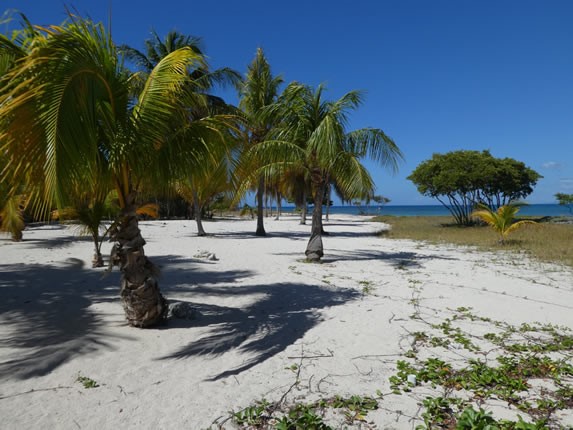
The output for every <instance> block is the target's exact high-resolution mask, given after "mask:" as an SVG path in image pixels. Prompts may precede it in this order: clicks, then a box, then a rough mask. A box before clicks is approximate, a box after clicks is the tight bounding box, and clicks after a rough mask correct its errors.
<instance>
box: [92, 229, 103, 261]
mask: <svg viewBox="0 0 573 430" xmlns="http://www.w3.org/2000/svg"><path fill="white" fill-rule="evenodd" d="M92 240H93V241H94V251H95V252H94V256H93V258H92V267H93V268H96V267H103V257H102V255H101V251H100V241H99V235H98V233H97V232H92Z"/></svg>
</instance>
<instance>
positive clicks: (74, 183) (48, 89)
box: [0, 18, 211, 327]
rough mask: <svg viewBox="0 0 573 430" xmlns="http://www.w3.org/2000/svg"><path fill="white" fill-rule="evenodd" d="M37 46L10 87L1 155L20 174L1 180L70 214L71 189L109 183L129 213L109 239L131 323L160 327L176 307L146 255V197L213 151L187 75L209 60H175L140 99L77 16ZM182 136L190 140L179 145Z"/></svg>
mask: <svg viewBox="0 0 573 430" xmlns="http://www.w3.org/2000/svg"><path fill="white" fill-rule="evenodd" d="M35 42H36V44H37V46H38V47H39V49H33V50H31V51H30V53H29V54H28V55H26V56H25V57H24V58H22V59H21V60H20V61H19V62H18V63H17V66H16V67H14V68H13V69H11V71H10V72H8V73H7V74H6V75H5V77H4V79H3V85H2V89H1V93H0V118H1V122H0V142H1V143H0V151H1V152H2V153H4V154H6V156H7V157H8V158H9V159H10V161H11V164H13V165H15V166H18V169H11V170H9V171H8V172H6V171H5V172H3V178H2V179H3V180H5V181H6V182H7V183H8V184H19V183H20V182H21V180H22V178H34V179H35V180H36V178H39V179H40V180H41V181H42V186H43V189H44V192H43V195H42V201H43V202H45V203H44V204H45V206H46V207H49V206H51V205H52V203H53V202H55V203H56V204H57V206H58V207H66V206H69V201H70V199H72V198H73V197H74V195H73V193H72V192H71V190H75V189H77V187H78V186H82V187H83V188H84V189H85V190H88V191H89V190H91V188H92V186H93V184H94V182H96V180H101V178H102V175H103V176H104V177H105V178H106V180H108V181H109V183H110V184H111V186H112V187H113V189H114V190H115V191H116V193H117V197H118V203H119V207H120V213H121V215H120V219H119V221H118V222H117V223H116V228H114V229H113V230H112V231H111V232H110V234H111V238H112V239H113V241H114V247H113V251H112V254H113V255H112V261H113V262H114V263H115V264H117V265H119V267H120V270H121V292H120V295H121V298H122V302H123V307H124V310H125V313H126V317H127V320H128V322H129V324H131V325H133V326H137V327H147V326H150V325H154V324H156V323H158V322H160V321H162V320H163V319H164V317H165V315H166V311H167V305H166V301H165V299H164V298H163V296H162V295H161V292H160V290H159V286H158V282H157V276H158V270H157V269H156V267H155V266H154V265H153V264H152V263H151V261H150V260H149V259H148V258H147V257H146V256H145V253H144V245H145V240H144V239H143V237H142V236H141V234H140V230H139V227H138V219H137V214H136V209H137V206H138V204H137V196H138V194H139V192H140V190H141V189H142V187H143V186H144V185H146V186H148V185H149V184H167V183H169V181H170V180H171V178H173V177H181V176H182V175H183V173H184V172H185V171H188V170H189V169H192V168H193V167H194V166H195V164H196V163H195V160H196V159H197V152H198V151H207V150H208V148H206V146H205V145H204V142H205V141H208V140H209V139H210V138H211V129H210V128H209V127H207V126H203V127H202V126H201V125H202V124H201V121H196V122H195V123H194V124H193V126H192V131H193V134H191V132H190V131H189V130H188V129H190V128H191V126H190V125H189V124H188V122H187V121H186V116H187V114H186V112H185V110H184V106H185V104H186V101H187V92H186V90H185V85H186V82H187V80H188V73H187V72H188V70H189V68H190V67H193V65H194V64H202V63H203V58H202V56H200V55H198V54H197V53H196V52H194V51H193V50H192V49H189V48H182V49H178V50H176V51H174V52H172V53H171V54H169V55H167V56H166V57H165V58H163V59H162V60H161V61H159V63H158V64H157V65H156V66H155V67H154V68H153V70H152V71H151V72H150V73H149V75H148V76H147V77H146V79H145V80H144V83H143V85H142V86H141V91H140V92H139V93H138V96H137V98H133V97H132V96H131V95H132V94H134V91H133V86H132V84H133V81H132V77H133V75H132V74H131V73H129V71H128V70H126V69H125V68H124V67H123V65H122V63H121V61H120V60H119V55H118V52H117V48H116V46H115V45H114V44H113V42H112V40H111V37H110V34H109V33H108V32H106V31H105V29H104V27H103V26H102V25H101V24H94V23H92V22H91V21H88V20H83V19H80V18H70V22H69V23H67V24H65V25H63V26H51V27H48V28H46V29H45V30H42V32H41V34H40V35H38V36H37V37H36V41H35ZM175 124H178V125H179V126H178V127H176V128H175V129H174V128H173V127H174V125H175ZM182 129H185V130H186V139H185V140H183V139H178V138H175V137H176V136H177V132H178V131H180V130H182ZM174 130H175V131H174ZM174 135H175V137H174ZM191 135H193V136H194V139H193V140H190V139H189V137H190V136H191Z"/></svg>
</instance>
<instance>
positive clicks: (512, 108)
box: [2, 0, 573, 205]
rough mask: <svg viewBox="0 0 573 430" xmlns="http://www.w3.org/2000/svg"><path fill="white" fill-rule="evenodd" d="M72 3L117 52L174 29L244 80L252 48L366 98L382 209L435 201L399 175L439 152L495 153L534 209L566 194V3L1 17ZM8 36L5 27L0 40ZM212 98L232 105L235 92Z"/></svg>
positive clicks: (176, 7)
mask: <svg viewBox="0 0 573 430" xmlns="http://www.w3.org/2000/svg"><path fill="white" fill-rule="evenodd" d="M66 5H67V6H68V7H69V9H70V10H72V11H77V12H78V13H79V14H80V15H82V16H84V17H86V16H90V17H91V18H92V19H93V20H94V21H101V22H103V23H104V24H106V26H109V18H110V13H109V12H110V9H111V29H112V34H113V39H114V41H115V43H116V44H123V43H126V44H128V45H130V46H133V47H135V48H137V49H143V47H144V41H145V40H146V39H148V38H149V37H150V30H151V29H154V30H155V31H157V33H158V34H159V36H160V37H163V36H164V35H165V34H166V33H167V32H168V31H170V30H172V29H175V30H178V31H180V32H181V33H183V34H189V35H193V36H198V37H200V38H201V39H202V42H203V48H204V51H205V52H206V54H207V56H208V58H209V61H210V63H211V66H212V67H214V68H218V67H224V66H228V67H231V68H233V69H235V70H237V71H238V72H240V73H241V74H243V75H244V73H245V71H246V67H247V65H248V64H249V63H250V61H251V60H252V58H253V56H254V54H255V50H256V49H257V47H259V46H260V47H263V48H264V50H265V54H266V56H267V57H268V59H269V62H270V64H271V66H272V69H273V73H274V74H277V75H279V74H282V76H283V77H284V80H285V85H286V83H288V82H291V81H294V80H296V81H300V82H302V83H304V84H308V85H311V86H314V87H316V86H317V85H318V84H320V83H326V85H327V92H326V96H327V97H328V98H329V99H331V100H334V99H338V98H339V97H341V96H342V95H343V94H344V93H346V92H348V91H351V90H355V89H362V90H365V91H366V100H365V103H364V104H363V105H362V106H361V108H359V109H358V110H357V111H356V112H355V113H354V114H353V115H352V116H351V117H350V118H349V127H348V130H353V129H356V128H362V127H375V128H381V129H383V130H384V131H385V132H386V134H388V135H389V136H391V137H392V138H393V139H394V140H395V141H396V143H397V145H398V147H399V148H400V149H401V150H402V151H403V153H404V156H405V162H404V163H403V164H402V165H401V166H400V169H399V172H398V174H397V175H395V176H392V175H391V174H390V173H389V172H386V171H385V170H383V169H381V168H379V167H377V166H375V165H374V164H373V163H371V162H367V163H365V164H366V165H367V167H368V170H369V171H370V172H371V174H372V176H373V178H374V181H375V183H376V185H377V190H376V194H381V195H384V196H386V197H388V198H390V199H391V201H392V202H391V203H390V204H393V205H435V204H438V205H439V202H437V201H436V200H435V199H431V198H428V197H424V196H421V195H420V194H419V193H418V192H417V190H416V187H415V186H414V185H413V184H412V183H411V182H410V181H408V180H407V179H406V177H407V176H408V175H409V174H410V173H411V172H412V170H414V169H415V168H416V166H418V165H419V164H420V163H421V162H422V161H425V160H427V159H429V158H431V156H432V154H433V153H445V152H449V151H454V150H460V149H472V150H484V149H489V150H491V153H492V155H493V156H495V157H497V158H505V157H510V158H514V159H516V160H519V161H522V162H524V163H525V164H526V165H527V166H529V167H531V168H532V169H534V170H536V171H537V172H539V173H540V174H541V175H542V176H543V177H544V178H543V179H541V180H540V181H539V182H538V184H537V186H536V187H535V189H534V192H533V193H532V194H531V195H530V196H528V198H527V200H528V201H529V202H530V203H531V204H555V202H556V201H555V199H554V197H553V195H554V194H555V193H558V192H562V193H568V194H570V193H573V121H571V118H573V106H571V103H570V100H571V99H572V98H573V86H572V85H571V76H573V57H572V56H571V55H570V54H569V51H570V46H571V45H572V44H573V27H572V26H571V25H570V22H571V20H572V18H573V3H572V2H569V1H564V0H560V1H554V2H551V3H540V2H535V1H531V0H527V1H508V2H504V3H499V2H495V1H485V2H480V3H460V2H456V1H454V0H442V1H438V2H432V3H428V2H425V1H422V0H406V1H404V2H399V3H398V2H381V3H370V2H356V3H354V4H353V7H352V9H349V8H343V7H336V6H334V5H332V4H331V3H330V2H325V1H323V0H320V1H316V2H312V3H311V4H306V3H304V2H302V1H300V0H296V1H293V2H291V3H289V5H287V6H285V5H269V4H267V3H265V2H262V1H260V0H251V1H246V2H244V3H241V4H237V3H236V2H230V1H223V2H219V3H218V4H217V10H216V12H214V11H213V8H212V6H211V7H209V5H207V4H204V3H201V4H192V5H190V4H184V5H181V4H162V6H161V8H157V7H156V6H155V5H154V4H153V3H151V2H147V1H139V2H137V3H136V2H132V1H123V2H119V1H117V0H116V1H115V2H113V1H111V0H110V1H108V2H101V1H96V0H71V1H62V0H42V1H40V0H31V1H22V0H7V1H4V8H5V9H4V10H5V11H7V10H10V9H16V10H19V11H20V12H22V13H24V14H25V15H26V16H27V17H28V18H29V19H30V21H31V22H32V23H33V24H41V25H51V24H60V23H61V22H63V21H64V20H65V18H66V9H65V6H66ZM134 11H135V12H134ZM16 21H17V19H16ZM14 27H15V24H14V23H12V24H6V23H4V24H3V26H2V32H3V33H6V32H7V31H8V30H10V29H13V28H14ZM277 29H278V31H277ZM283 88H284V87H283ZM216 93H217V95H221V96H222V97H223V98H224V99H225V100H226V101H227V102H229V103H232V104H236V102H237V96H236V94H234V91H233V90H230V89H221V90H219V91H217V92H216ZM333 200H335V202H340V201H339V200H338V199H337V198H336V199H333Z"/></svg>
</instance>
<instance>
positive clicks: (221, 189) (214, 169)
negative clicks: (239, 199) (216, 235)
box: [175, 157, 230, 236]
mask: <svg viewBox="0 0 573 430" xmlns="http://www.w3.org/2000/svg"><path fill="white" fill-rule="evenodd" d="M209 162H210V163H211V164H210V166H211V169H208V171H206V172H198V173H196V174H194V175H190V176H189V177H188V178H186V179H184V180H181V181H178V182H177V183H176V184H175V189H176V191H177V193H178V194H179V195H180V196H181V197H183V199H185V201H186V202H188V203H190V204H191V205H193V216H194V218H195V222H196V223H197V235H198V236H205V235H206V234H207V233H206V232H205V229H204V228H203V222H202V215H201V214H202V212H203V210H204V209H205V207H206V206H207V205H208V204H209V202H211V201H212V200H213V198H214V197H215V196H217V195H221V194H222V193H226V192H228V191H230V190H229V188H230V182H229V180H228V176H227V175H228V168H227V164H226V160H225V158H223V157H221V158H219V159H218V160H209Z"/></svg>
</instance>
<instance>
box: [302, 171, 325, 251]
mask: <svg viewBox="0 0 573 430" xmlns="http://www.w3.org/2000/svg"><path fill="white" fill-rule="evenodd" d="M324 187H325V184H324V183H323V182H320V183H319V184H317V185H316V187H315V192H314V210H313V211H312V227H311V229H310V240H309V241H308V245H307V246H306V251H305V254H306V259H307V260H309V261H319V260H320V259H321V258H322V256H323V255H324V248H323V246H322V235H323V229H322V200H323V197H324Z"/></svg>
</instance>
